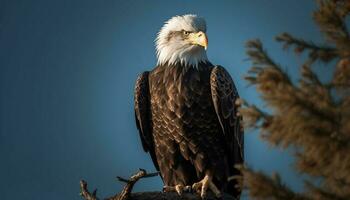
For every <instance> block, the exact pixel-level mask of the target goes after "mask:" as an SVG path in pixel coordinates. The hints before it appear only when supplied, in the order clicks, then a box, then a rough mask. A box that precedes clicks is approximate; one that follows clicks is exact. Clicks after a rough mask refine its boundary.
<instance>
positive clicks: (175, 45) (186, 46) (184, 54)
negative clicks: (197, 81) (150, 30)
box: [156, 15, 208, 67]
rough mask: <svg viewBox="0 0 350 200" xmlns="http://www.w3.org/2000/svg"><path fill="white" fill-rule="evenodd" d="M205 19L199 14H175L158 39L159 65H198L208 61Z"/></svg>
mask: <svg viewBox="0 0 350 200" xmlns="http://www.w3.org/2000/svg"><path fill="white" fill-rule="evenodd" d="M207 46H208V38H207V35H206V23H205V20H204V19H203V18H201V17H198V16H197V15H182V16H175V17H172V18H171V19H169V20H168V21H166V22H165V24H164V26H163V27H162V28H161V29H160V31H159V33H158V36H157V39H156V50H157V57H158V65H162V64H168V65H173V64H176V63H179V64H181V65H184V66H195V67H198V63H200V62H205V61H207V54H206V51H205V50H206V49H207Z"/></svg>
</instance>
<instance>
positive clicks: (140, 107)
mask: <svg viewBox="0 0 350 200" xmlns="http://www.w3.org/2000/svg"><path fill="white" fill-rule="evenodd" d="M148 75H149V72H143V73H142V74H140V75H139V76H138V78H137V80H136V85H135V91H134V103H135V119H136V126H137V129H138V130H139V134H140V138H141V142H142V147H143V149H144V150H145V151H146V152H149V153H150V155H151V158H152V161H153V164H154V166H155V167H156V169H157V170H159V166H158V163H157V158H156V154H155V150H154V140H153V135H152V128H151V113H150V92H149V82H148Z"/></svg>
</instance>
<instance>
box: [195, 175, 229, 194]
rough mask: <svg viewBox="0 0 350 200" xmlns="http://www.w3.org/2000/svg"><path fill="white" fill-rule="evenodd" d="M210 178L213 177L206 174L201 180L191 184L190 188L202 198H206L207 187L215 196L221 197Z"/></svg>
mask: <svg viewBox="0 0 350 200" xmlns="http://www.w3.org/2000/svg"><path fill="white" fill-rule="evenodd" d="M212 180H213V177H212V176H210V175H208V174H207V175H205V176H204V178H203V179H202V180H201V181H199V182H197V183H194V184H193V185H192V190H193V191H195V192H197V193H198V194H200V196H201V198H202V199H206V197H207V190H208V189H209V190H211V191H212V192H213V193H214V194H215V196H216V198H221V196H222V194H221V192H220V190H219V189H218V188H217V187H216V185H215V184H214V183H213V181H212Z"/></svg>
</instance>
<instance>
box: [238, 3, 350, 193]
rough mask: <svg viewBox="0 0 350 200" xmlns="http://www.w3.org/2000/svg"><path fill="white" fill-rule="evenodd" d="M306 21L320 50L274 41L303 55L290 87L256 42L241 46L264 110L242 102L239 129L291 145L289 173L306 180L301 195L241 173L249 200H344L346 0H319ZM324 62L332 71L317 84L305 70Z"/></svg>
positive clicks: (349, 111)
mask: <svg viewBox="0 0 350 200" xmlns="http://www.w3.org/2000/svg"><path fill="white" fill-rule="evenodd" d="M317 4H318V8H317V10H316V11H315V12H314V13H313V19H314V21H315V22H316V24H317V25H318V26H319V28H320V31H321V33H322V34H323V36H324V38H325V40H326V42H325V44H326V45H317V44H315V43H313V42H308V41H306V40H303V39H299V38H296V37H294V36H292V35H290V34H288V33H283V34H281V35H279V36H277V37H276V40H277V41H278V42H281V43H282V44H283V47H284V48H285V49H288V48H293V49H294V51H295V53H296V54H301V53H304V52H307V53H308V54H307V59H306V61H305V63H304V64H303V65H302V66H301V77H300V82H299V83H298V84H295V83H293V82H292V81H291V80H290V78H289V77H288V75H287V74H286V73H285V72H284V71H283V70H282V69H281V67H280V66H279V65H278V64H276V63H275V62H274V61H273V59H271V57H269V55H268V54H267V52H266V51H265V50H264V48H263V45H262V43H261V42H260V41H259V40H252V41H248V43H247V54H248V55H249V57H250V60H251V61H252V64H253V66H252V67H251V69H250V70H249V72H248V75H247V76H246V80H247V81H248V82H249V83H250V84H252V85H255V86H256V88H257V90H258V92H259V93H260V94H261V97H262V99H263V101H264V102H265V103H266V105H267V106H268V107H269V108H270V111H269V112H265V111H263V110H261V109H259V108H258V107H256V106H254V105H249V104H247V103H245V106H243V107H242V108H241V114H242V115H243V117H244V123H245V126H247V127H250V128H255V129H258V130H259V131H260V134H261V135H262V138H263V139H265V140H267V141H268V142H269V143H270V144H272V145H274V146H277V147H280V148H288V147H292V149H293V150H294V152H295V156H296V169H297V171H298V172H300V173H302V174H306V175H308V176H307V177H310V178H306V179H305V181H304V184H305V190H304V191H303V192H301V193H297V192H294V191H292V190H291V189H290V188H288V187H287V186H286V185H284V184H283V183H282V181H281V179H280V177H279V176H278V174H275V175H273V176H272V177H269V176H267V175H265V174H263V173H261V172H256V171H254V170H252V169H249V168H248V167H246V168H242V172H243V174H244V185H245V186H244V187H245V189H247V191H248V193H249V196H250V197H251V198H252V199H283V200H288V199H293V200H299V199H320V200H330V199H332V200H343V199H344V200H345V199H350V35H349V30H348V29H347V26H346V20H347V19H348V18H347V17H348V16H349V13H350V0H319V1H317ZM322 63H326V64H327V65H329V67H333V68H334V69H331V70H332V72H333V74H330V76H332V77H330V78H331V81H329V82H324V81H321V80H320V79H319V77H318V75H317V74H316V73H315V70H314V69H313V68H314V66H315V65H320V64H322Z"/></svg>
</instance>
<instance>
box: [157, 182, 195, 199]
mask: <svg viewBox="0 0 350 200" xmlns="http://www.w3.org/2000/svg"><path fill="white" fill-rule="evenodd" d="M163 192H176V193H177V194H178V195H180V196H181V195H182V194H183V193H184V192H191V186H184V185H182V184H178V185H175V186H167V185H166V186H164V187H163Z"/></svg>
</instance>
